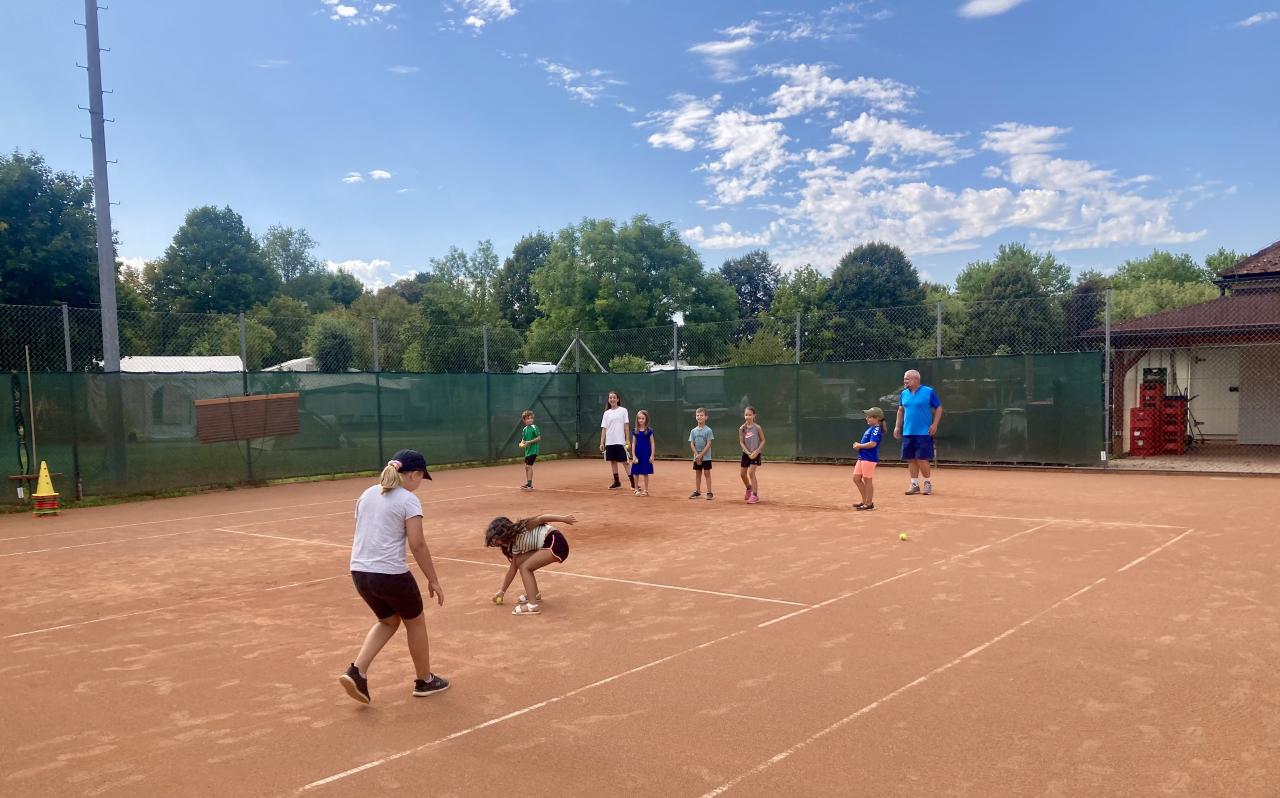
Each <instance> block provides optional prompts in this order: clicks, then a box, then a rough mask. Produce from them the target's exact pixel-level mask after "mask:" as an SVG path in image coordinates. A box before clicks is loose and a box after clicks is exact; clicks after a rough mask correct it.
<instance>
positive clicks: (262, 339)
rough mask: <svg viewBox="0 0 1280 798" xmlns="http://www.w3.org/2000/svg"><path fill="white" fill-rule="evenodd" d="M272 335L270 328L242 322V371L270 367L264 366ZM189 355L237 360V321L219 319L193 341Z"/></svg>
mask: <svg viewBox="0 0 1280 798" xmlns="http://www.w3.org/2000/svg"><path fill="white" fill-rule="evenodd" d="M275 339H276V334H275V332H273V331H272V330H271V328H270V327H268V326H266V325H265V324H263V323H262V322H260V321H258V320H256V319H245V322H244V341H245V368H247V369H248V370H249V371H258V370H260V369H261V368H262V367H264V366H267V365H271V364H270V363H268V362H267V359H268V357H269V355H270V354H271V350H272V347H273V346H274V345H275ZM190 353H191V354H193V355H234V356H236V357H239V356H240V321H239V319H237V318H235V317H234V316H219V317H216V318H215V319H213V323H212V324H211V325H210V326H209V327H208V328H207V329H206V330H205V331H204V332H203V333H202V334H201V335H200V337H199V338H197V339H196V341H195V343H194V344H193V345H192V347H191V350H190Z"/></svg>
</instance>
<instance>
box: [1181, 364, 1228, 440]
mask: <svg viewBox="0 0 1280 798" xmlns="http://www.w3.org/2000/svg"><path fill="white" fill-rule="evenodd" d="M1190 355H1191V364H1190V365H1191V368H1190V371H1191V383H1190V385H1189V387H1188V390H1189V392H1190V394H1191V396H1194V397H1195V398H1194V399H1192V400H1191V405H1190V408H1191V414H1192V415H1193V416H1195V417H1196V421H1199V422H1200V427H1199V429H1200V433H1201V434H1202V435H1205V436H1206V437H1209V438H1216V437H1221V438H1234V437H1236V434H1237V433H1238V431H1239V423H1240V421H1239V419H1240V415H1239V414H1240V391H1239V388H1240V350H1239V349H1192V350H1191V352H1190Z"/></svg>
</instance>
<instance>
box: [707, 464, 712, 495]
mask: <svg viewBox="0 0 1280 798" xmlns="http://www.w3.org/2000/svg"><path fill="white" fill-rule="evenodd" d="M710 492H711V469H707V493H710Z"/></svg>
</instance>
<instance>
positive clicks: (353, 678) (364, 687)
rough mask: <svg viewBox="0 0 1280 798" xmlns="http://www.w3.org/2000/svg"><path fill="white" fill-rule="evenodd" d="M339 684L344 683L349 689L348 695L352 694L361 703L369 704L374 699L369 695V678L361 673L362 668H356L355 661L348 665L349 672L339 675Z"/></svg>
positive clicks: (345, 688)
mask: <svg viewBox="0 0 1280 798" xmlns="http://www.w3.org/2000/svg"><path fill="white" fill-rule="evenodd" d="M338 684H340V685H342V687H343V689H344V690H346V691H347V695H349V696H351V697H352V698H354V699H355V700H357V701H359V702H360V703H361V704H368V703H369V702H371V701H373V699H372V698H370V697H369V680H368V679H366V678H364V677H363V676H361V675H360V670H359V669H358V668H356V664H355V663H354V662H353V663H351V664H350V665H348V666H347V672H346V673H344V674H342V675H341V676H339V677H338Z"/></svg>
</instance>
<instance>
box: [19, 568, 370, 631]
mask: <svg viewBox="0 0 1280 798" xmlns="http://www.w3.org/2000/svg"><path fill="white" fill-rule="evenodd" d="M346 576H347V574H338V575H337V576H325V577H322V578H320V579H308V580H307V581H305V582H290V583H289V584H287V585H276V586H275V587H264V588H260V589H258V590H245V591H242V592H240V593H230V594H228V595H225V596H210V597H208V598H202V599H195V600H193V601H184V602H182V603H181V604H171V605H169V606H167V607H155V608H154V609H149V610H135V611H134V612H121V613H117V614H115V615H104V616H102V617H101V618H94V619H93V620H89V621H75V622H74V623H64V624H61V625H59V626H48V627H45V628H44V629H32V630H31V631H29V632H17V633H15V634H11V635H5V636H4V637H3V638H0V640H12V639H13V638H15V637H28V636H30V635H38V634H43V633H45V632H56V631H58V630H59V629H71V628H72V627H76V626H88V625H90V624H94V623H102V622H103V621H115V620H119V619H120V618H132V617H133V616H135V615H150V614H151V613H154V612H165V611H167V610H177V609H182V608H183V607H189V606H191V605H192V604H202V603H205V602H209V601H227V600H231V599H237V598H243V597H245V596H253V595H257V594H258V593H270V592H271V591H273V590H285V589H286V588H291V587H303V586H304V585H314V584H318V583H320V582H328V581H331V580H333V579H343V578H346Z"/></svg>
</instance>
